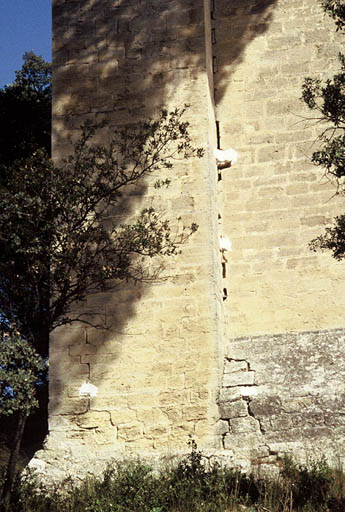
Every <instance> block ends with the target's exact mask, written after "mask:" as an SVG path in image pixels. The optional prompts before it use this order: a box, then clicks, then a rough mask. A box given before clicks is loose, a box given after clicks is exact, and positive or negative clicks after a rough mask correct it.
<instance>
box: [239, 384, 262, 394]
mask: <svg viewBox="0 0 345 512" xmlns="http://www.w3.org/2000/svg"><path fill="white" fill-rule="evenodd" d="M240 393H241V395H242V396H256V395H257V394H258V390H257V388H256V387H255V386H245V387H242V388H240Z"/></svg>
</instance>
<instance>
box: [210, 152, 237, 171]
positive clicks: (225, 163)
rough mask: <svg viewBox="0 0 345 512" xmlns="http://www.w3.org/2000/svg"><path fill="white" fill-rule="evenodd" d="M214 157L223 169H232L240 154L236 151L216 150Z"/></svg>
mask: <svg viewBox="0 0 345 512" xmlns="http://www.w3.org/2000/svg"><path fill="white" fill-rule="evenodd" d="M214 156H215V158H216V163H217V165H218V166H221V167H231V166H232V165H235V163H236V162H237V160H238V153H237V151H235V150H234V149H231V148H229V149H215V150H214Z"/></svg>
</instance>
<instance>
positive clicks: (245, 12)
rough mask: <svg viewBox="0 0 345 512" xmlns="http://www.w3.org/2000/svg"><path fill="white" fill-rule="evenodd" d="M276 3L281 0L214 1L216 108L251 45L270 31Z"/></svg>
mask: <svg viewBox="0 0 345 512" xmlns="http://www.w3.org/2000/svg"><path fill="white" fill-rule="evenodd" d="M277 3H278V0H215V15H214V17H215V26H216V32H215V45H216V55H217V72H216V76H215V85H216V91H215V102H216V104H217V103H219V102H220V101H221V100H222V98H223V96H224V95H225V93H226V89H227V86H228V84H229V83H230V81H231V77H232V74H233V72H234V71H235V69H236V67H237V66H238V65H239V64H241V62H242V61H243V54H244V51H245V50H246V48H247V47H248V45H250V43H251V42H252V41H253V40H254V39H255V38H256V37H258V36H261V35H262V34H264V33H265V32H266V31H267V30H268V28H269V26H270V24H271V22H272V20H273V12H274V8H275V6H276V4H277ZM229 34H231V38H229ZM230 39H231V47H230V45H229V40H230Z"/></svg>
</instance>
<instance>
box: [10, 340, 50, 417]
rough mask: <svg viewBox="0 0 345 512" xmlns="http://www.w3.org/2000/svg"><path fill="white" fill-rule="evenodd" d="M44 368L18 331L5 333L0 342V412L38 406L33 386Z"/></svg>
mask: <svg viewBox="0 0 345 512" xmlns="http://www.w3.org/2000/svg"><path fill="white" fill-rule="evenodd" d="M44 370H45V365H44V362H43V359H42V358H41V357H40V356H39V355H38V354H37V352H36V351H35V350H34V349H33V347H32V346H31V345H30V344H29V342H28V341H27V340H25V339H24V338H22V337H21V336H19V335H18V334H12V335H9V334H5V335H3V336H2V339H1V341H0V414H4V415H6V416H7V415H11V414H13V413H15V412H23V413H24V414H25V415H26V416H28V415H29V414H30V412H31V410H32V409H33V408H35V407H38V401H37V399H36V385H37V382H38V380H39V378H40V375H41V374H42V372H44Z"/></svg>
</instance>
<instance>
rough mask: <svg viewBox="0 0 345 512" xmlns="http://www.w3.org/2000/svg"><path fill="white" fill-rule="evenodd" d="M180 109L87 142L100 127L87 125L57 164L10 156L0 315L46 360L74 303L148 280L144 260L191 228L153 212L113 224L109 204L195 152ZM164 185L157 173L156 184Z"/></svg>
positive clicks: (0, 254) (2, 198)
mask: <svg viewBox="0 0 345 512" xmlns="http://www.w3.org/2000/svg"><path fill="white" fill-rule="evenodd" d="M183 113H184V109H182V110H179V109H176V110H174V111H173V112H170V113H168V112H166V111H163V112H162V113H161V115H160V118H159V119H158V120H155V121H153V120H151V121H148V122H143V123H139V124H138V125H137V126H136V128H134V129H124V130H121V131H115V132H114V133H113V135H112V136H111V139H110V140H109V143H108V144H107V145H99V144H95V143H93V140H94V137H95V135H96V133H97V131H98V130H99V129H101V127H94V126H90V125H88V124H87V125H86V126H84V127H83V130H82V134H81V138H80V139H79V141H78V142H77V143H76V144H75V146H74V152H73V154H72V155H71V156H70V157H69V158H67V159H66V160H65V161H64V162H63V163H62V164H61V165H59V166H56V165H54V164H53V163H52V161H51V160H50V159H49V157H48V155H47V153H46V152H45V151H44V150H37V151H34V152H33V154H32V155H31V156H30V157H26V158H22V159H19V160H16V161H15V162H14V163H13V164H12V165H11V166H10V168H9V171H10V172H9V173H8V178H7V181H6V186H3V187H0V204H1V210H0V289H1V291H2V293H1V295H0V318H4V319H6V323H8V322H9V323H10V324H11V325H13V326H15V328H16V329H17V330H19V332H20V333H21V334H22V336H24V337H25V338H26V339H28V340H30V342H31V343H32V345H33V346H34V347H35V348H36V350H37V351H38V352H39V353H40V354H41V355H42V356H44V357H46V356H47V350H48V340H49V333H50V332H51V331H52V330H53V329H55V328H56V327H58V326H60V325H64V324H66V323H70V322H72V321H76V320H78V321H82V322H87V321H88V320H87V318H85V316H83V315H82V314H80V315H75V314H71V306H72V304H74V303H76V302H82V301H84V300H85V299H86V298H87V297H89V296H90V295H92V294H94V293H98V292H100V291H106V290H110V289H112V288H114V286H115V285H116V283H118V282H119V280H127V281H128V280H132V281H134V282H136V281H146V280H151V279H152V275H150V273H149V272H148V271H147V268H146V266H145V260H146V259H147V258H152V257H154V256H157V255H159V256H171V255H174V254H177V252H178V251H179V246H180V245H181V244H182V243H184V242H185V241H186V239H187V238H188V237H189V236H190V234H191V233H193V232H194V231H195V230H196V226H195V225H194V224H192V225H191V226H189V227H185V226H181V229H180V230H178V231H174V230H172V229H171V226H170V223H169V221H168V220H166V219H164V218H163V217H162V215H161V214H160V213H157V212H156V211H155V210H154V209H153V208H149V209H145V210H143V211H142V212H141V214H140V215H139V216H138V218H137V219H136V220H135V221H134V222H133V223H131V224H121V225H119V224H118V223H117V221H116V208H118V207H119V204H120V203H121V201H122V200H123V198H124V194H126V190H127V189H128V188H129V187H137V186H139V185H143V181H144V180H145V178H146V177H147V176H148V175H149V174H152V173H156V174H157V173H161V171H162V170H163V169H166V170H170V169H171V168H172V162H173V160H174V159H175V160H176V158H189V157H191V156H193V155H194V156H201V155H202V151H201V150H200V149H196V148H193V146H192V144H191V140H190V137H189V134H188V123H186V122H183V121H182V120H181V117H182V115H183ZM168 183H169V181H167V180H166V179H165V178H164V179H161V178H160V177H158V179H157V180H156V183H155V186H156V187H160V186H163V185H167V184H168Z"/></svg>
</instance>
